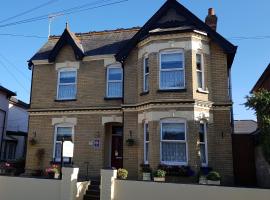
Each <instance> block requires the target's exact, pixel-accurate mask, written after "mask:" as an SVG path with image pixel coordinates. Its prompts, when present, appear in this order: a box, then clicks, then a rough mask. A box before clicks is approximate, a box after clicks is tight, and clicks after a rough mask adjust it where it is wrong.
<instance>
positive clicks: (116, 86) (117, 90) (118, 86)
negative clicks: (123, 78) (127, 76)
mask: <svg viewBox="0 0 270 200" xmlns="http://www.w3.org/2000/svg"><path fill="white" fill-rule="evenodd" d="M108 97H122V82H115V83H114V82H113V83H108Z"/></svg>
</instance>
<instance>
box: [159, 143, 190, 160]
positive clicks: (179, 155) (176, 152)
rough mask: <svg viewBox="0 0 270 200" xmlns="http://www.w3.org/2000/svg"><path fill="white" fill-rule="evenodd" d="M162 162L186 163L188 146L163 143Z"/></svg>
mask: <svg viewBox="0 0 270 200" xmlns="http://www.w3.org/2000/svg"><path fill="white" fill-rule="evenodd" d="M162 161H165V162H186V161H187V157H186V144H185V143H173V142H162Z"/></svg>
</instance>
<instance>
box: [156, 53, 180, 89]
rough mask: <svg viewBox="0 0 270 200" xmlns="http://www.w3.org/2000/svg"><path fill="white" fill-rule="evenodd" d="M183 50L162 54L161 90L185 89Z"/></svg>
mask: <svg viewBox="0 0 270 200" xmlns="http://www.w3.org/2000/svg"><path fill="white" fill-rule="evenodd" d="M184 68H185V66H184V52H183V51H182V50H174V51H162V52H161V53H160V78H159V79H160V80H159V87H160V89H184V88H185V70H184Z"/></svg>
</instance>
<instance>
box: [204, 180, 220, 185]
mask: <svg viewBox="0 0 270 200" xmlns="http://www.w3.org/2000/svg"><path fill="white" fill-rule="evenodd" d="M207 184H208V185H220V181H211V180H207Z"/></svg>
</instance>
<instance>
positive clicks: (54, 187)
mask: <svg viewBox="0 0 270 200" xmlns="http://www.w3.org/2000/svg"><path fill="white" fill-rule="evenodd" d="M78 172H79V169H78V168H63V178H62V180H53V179H37V178H24V177H9V176H0V200H22V199H23V200H37V199H38V200H75V199H76V200H81V199H83V195H84V193H85V190H86V188H87V186H88V182H81V183H77V176H78Z"/></svg>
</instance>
